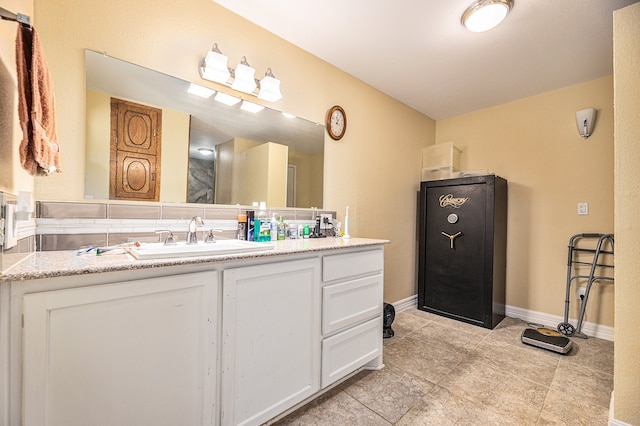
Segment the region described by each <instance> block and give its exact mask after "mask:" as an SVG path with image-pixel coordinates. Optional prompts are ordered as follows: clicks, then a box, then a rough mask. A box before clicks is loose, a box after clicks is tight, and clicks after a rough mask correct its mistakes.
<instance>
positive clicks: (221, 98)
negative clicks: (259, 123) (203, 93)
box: [213, 92, 240, 106]
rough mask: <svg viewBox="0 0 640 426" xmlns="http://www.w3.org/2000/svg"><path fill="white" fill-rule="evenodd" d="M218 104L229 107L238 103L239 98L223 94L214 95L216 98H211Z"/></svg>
mask: <svg viewBox="0 0 640 426" xmlns="http://www.w3.org/2000/svg"><path fill="white" fill-rule="evenodd" d="M213 99H215V100H216V101H218V102H221V103H223V104H225V105H228V106H231V105H235V104H237V103H238V102H240V98H236V97H235V96H231V95H227V94H226V93H223V92H218V93H216V96H215V97H214V98H213Z"/></svg>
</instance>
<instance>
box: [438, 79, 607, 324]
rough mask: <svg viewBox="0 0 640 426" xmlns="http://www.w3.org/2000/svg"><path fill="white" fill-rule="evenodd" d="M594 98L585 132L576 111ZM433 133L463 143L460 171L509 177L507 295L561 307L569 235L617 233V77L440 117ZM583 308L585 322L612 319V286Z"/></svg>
mask: <svg viewBox="0 0 640 426" xmlns="http://www.w3.org/2000/svg"><path fill="white" fill-rule="evenodd" d="M591 107H592V108H596V109H597V110H598V115H597V120H596V125H595V129H594V131H593V134H592V136H591V137H589V138H588V139H586V140H585V139H582V138H581V137H580V135H579V134H578V131H577V127H576V122H575V112H576V111H578V110H581V109H584V108H591ZM436 141H437V142H438V143H441V142H448V141H453V143H454V145H455V146H457V147H459V148H461V149H462V155H461V157H460V161H461V168H462V169H463V170H483V169H485V170H486V169H488V170H490V171H491V172H494V173H496V174H498V175H500V176H502V177H504V178H506V179H507V180H508V181H509V194H508V196H509V211H508V215H509V216H508V242H507V244H508V248H507V304H508V305H511V306H517V307H521V308H525V309H530V310H534V311H538V312H544V313H548V314H553V315H559V316H562V315H563V312H564V298H565V288H566V274H567V268H566V265H567V243H568V241H569V238H570V237H571V236H572V235H574V234H578V233H585V232H598V233H610V232H613V80H612V78H604V79H600V80H595V81H592V82H589V83H585V84H580V85H577V86H571V87H567V88H564V89H560V90H556V91H553V92H549V93H543V94H540V95H537V96H533V97H530V98H525V99H521V100H518V101H516V102H511V103H508V104H504V105H500V106H497V107H494V108H489V109H484V110H480V111H476V112H473V113H470V114H465V115H461V116H458V117H453V118H449V119H446V120H439V121H438V122H437V125H436ZM578 202H588V203H589V215H588V216H578V215H577V204H578ZM572 302H573V303H572V304H571V307H572V313H573V314H574V315H572V317H573V318H575V317H577V312H576V310H577V308H578V307H579V306H578V303H577V302H575V299H572ZM574 308H575V309H574ZM587 308H588V309H587V314H586V317H585V319H586V321H589V322H594V323H599V324H605V325H609V326H613V286H612V285H607V284H604V285H601V284H597V285H594V287H593V289H592V292H591V294H590V296H589V303H588V306H587Z"/></svg>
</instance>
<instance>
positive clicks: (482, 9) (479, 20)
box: [461, 0, 513, 33]
mask: <svg viewBox="0 0 640 426" xmlns="http://www.w3.org/2000/svg"><path fill="white" fill-rule="evenodd" d="M512 7H513V0H476V1H474V2H473V3H472V4H471V6H469V7H468V8H467V10H465V11H464V13H463V14H462V18H461V22H462V25H464V26H465V28H466V29H468V30H469V31H472V32H474V33H480V32H483V31H488V30H490V29H491V28H493V27H495V26H496V25H498V24H499V23H500V22H502V20H503V19H504V18H505V17H506V16H507V13H509V11H510V10H511V8H512Z"/></svg>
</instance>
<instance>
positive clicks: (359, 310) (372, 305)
mask: <svg viewBox="0 0 640 426" xmlns="http://www.w3.org/2000/svg"><path fill="white" fill-rule="evenodd" d="M383 270H384V252H383V249H382V247H378V248H375V249H372V250H364V251H356V252H348V253H343V254H341V253H338V254H333V255H327V256H324V257H323V259H322V335H323V340H322V380H321V382H322V387H323V388H325V387H327V386H329V385H330V384H332V383H334V382H335V381H337V380H339V379H341V378H343V377H345V376H346V375H348V374H350V373H352V372H353V371H354V370H356V369H358V368H360V367H362V366H363V365H365V364H368V365H369V366H370V367H371V368H381V367H382V308H383V301H382V300H383Z"/></svg>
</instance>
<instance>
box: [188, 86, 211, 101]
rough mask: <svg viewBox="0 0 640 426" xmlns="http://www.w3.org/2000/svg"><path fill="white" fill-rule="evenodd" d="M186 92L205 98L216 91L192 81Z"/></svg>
mask: <svg viewBox="0 0 640 426" xmlns="http://www.w3.org/2000/svg"><path fill="white" fill-rule="evenodd" d="M187 92H188V93H191V94H192V95H196V96H200V97H202V98H205V99H207V98H210V97H211V96H213V94H214V93H216V91H215V90H213V89H209V88H208V87H204V86H200V85H199V84H194V83H191V84H189V88H188V89H187Z"/></svg>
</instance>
